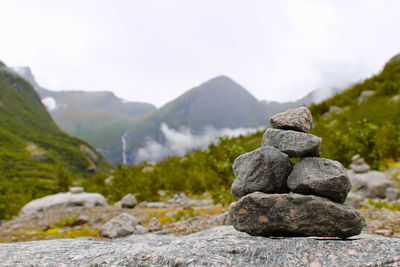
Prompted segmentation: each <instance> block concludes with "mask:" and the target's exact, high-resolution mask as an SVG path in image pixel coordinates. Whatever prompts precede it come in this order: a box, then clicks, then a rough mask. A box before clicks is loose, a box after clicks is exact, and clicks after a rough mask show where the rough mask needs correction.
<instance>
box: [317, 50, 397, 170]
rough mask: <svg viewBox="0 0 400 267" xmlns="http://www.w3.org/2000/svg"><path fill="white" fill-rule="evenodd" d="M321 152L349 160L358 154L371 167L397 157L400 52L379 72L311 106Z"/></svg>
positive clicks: (337, 158) (323, 154)
mask: <svg viewBox="0 0 400 267" xmlns="http://www.w3.org/2000/svg"><path fill="white" fill-rule="evenodd" d="M310 109H311V112H312V114H313V117H314V124H315V127H314V128H313V129H312V133H314V134H316V135H319V136H321V137H322V140H323V141H322V156H324V157H327V158H332V159H336V160H339V161H340V162H342V163H343V164H344V165H348V164H350V163H351V158H352V156H353V155H355V154H360V155H361V156H362V157H363V158H364V159H365V160H366V161H367V163H368V164H370V165H371V167H372V168H373V169H380V168H384V167H386V165H387V164H388V163H390V161H396V160H398V159H399V158H400V55H396V56H394V57H393V58H392V59H391V60H389V61H388V63H386V65H385V66H384V68H383V70H382V71H381V73H379V74H377V75H375V76H372V77H371V78H369V79H366V80H365V81H363V82H361V83H358V84H355V85H353V86H351V87H350V88H348V89H347V90H345V91H343V92H341V93H339V94H336V95H335V96H333V97H331V98H329V99H327V100H325V101H323V102H321V103H319V104H315V105H312V106H311V107H310Z"/></svg>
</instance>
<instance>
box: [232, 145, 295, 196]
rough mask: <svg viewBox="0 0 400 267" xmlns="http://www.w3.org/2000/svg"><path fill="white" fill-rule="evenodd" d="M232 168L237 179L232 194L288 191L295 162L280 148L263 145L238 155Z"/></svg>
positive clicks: (242, 194)
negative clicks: (288, 182)
mask: <svg viewBox="0 0 400 267" xmlns="http://www.w3.org/2000/svg"><path fill="white" fill-rule="evenodd" d="M232 168H233V173H234V174H235V176H236V179H235V180H234V181H233V183H232V187H231V194H232V195H233V196H235V197H242V196H245V195H247V194H250V193H253V192H256V191H260V192H265V193H283V192H288V190H287V187H286V179H287V177H288V176H289V174H290V172H291V171H292V169H293V163H292V162H291V161H290V160H289V157H288V156H287V155H286V154H284V153H282V152H280V151H279V150H278V149H276V148H274V147H272V146H263V147H260V148H258V149H256V150H253V151H251V152H249V153H245V154H243V155H240V156H239V157H237V158H236V159H235V161H234V162H233V165H232Z"/></svg>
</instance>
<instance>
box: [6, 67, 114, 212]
mask: <svg viewBox="0 0 400 267" xmlns="http://www.w3.org/2000/svg"><path fill="white" fill-rule="evenodd" d="M82 144H84V145H85V146H87V147H90V145H88V144H86V143H85V142H83V141H81V140H79V139H77V138H72V137H70V136H69V135H67V134H66V133H64V132H63V131H61V130H60V129H59V128H58V127H57V126H56V124H55V123H54V122H53V120H52V119H51V117H50V115H49V114H48V113H47V111H46V109H45V107H44V106H43V105H42V103H41V101H40V98H39V96H38V95H37V93H36V92H35V90H34V89H33V88H32V86H31V85H30V84H29V83H28V82H27V81H25V80H24V79H22V78H21V77H20V76H18V75H16V74H14V73H13V72H11V71H10V70H9V69H8V68H6V67H4V66H3V67H2V66H0V219H4V218H10V217H11V216H12V215H15V214H16V213H17V212H18V211H19V210H20V208H21V207H22V205H24V204H25V203H27V202H28V201H30V200H32V199H35V198H38V197H41V196H44V195H48V194H51V193H55V192H59V191H64V190H66V189H68V186H69V185H70V184H71V183H72V181H73V180H76V179H77V178H84V177H87V176H88V173H87V169H88V168H89V167H90V166H91V160H90V159H89V158H88V157H87V156H86V155H85V154H84V153H83V152H82V151H81V150H80V148H79V147H80V145H82ZM91 149H92V150H93V148H91ZM99 157H100V155H99ZM97 165H98V166H97V167H98V168H100V169H104V168H106V167H107V163H106V162H105V161H104V160H103V159H102V158H101V157H100V160H99V162H98V164H97Z"/></svg>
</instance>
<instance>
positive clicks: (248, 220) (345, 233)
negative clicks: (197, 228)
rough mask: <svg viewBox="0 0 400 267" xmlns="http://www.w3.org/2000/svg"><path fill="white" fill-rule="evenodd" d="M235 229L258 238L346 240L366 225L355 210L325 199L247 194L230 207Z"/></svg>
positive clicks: (257, 193) (256, 193) (258, 193)
mask: <svg viewBox="0 0 400 267" xmlns="http://www.w3.org/2000/svg"><path fill="white" fill-rule="evenodd" d="M232 213H233V215H234V216H232V217H233V226H234V227H235V229H236V230H238V231H242V232H246V233H248V234H250V235H258V236H323V237H340V238H347V237H350V236H354V235H358V234H360V233H361V230H362V229H363V228H364V227H365V226H366V222H365V219H364V217H363V216H362V215H361V214H360V213H359V212H358V211H357V210H356V209H354V208H352V207H349V206H346V205H342V204H339V203H335V202H332V201H330V200H328V199H326V198H322V197H317V196H311V195H308V196H306V195H300V194H294V193H290V194H265V193H261V192H255V193H252V194H249V195H247V196H245V197H243V198H241V199H240V200H239V201H237V202H236V203H235V204H234V205H233V207H232Z"/></svg>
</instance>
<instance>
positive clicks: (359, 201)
mask: <svg viewBox="0 0 400 267" xmlns="http://www.w3.org/2000/svg"><path fill="white" fill-rule="evenodd" d="M344 204H345V205H347V206H350V207H353V208H356V209H359V208H361V207H362V206H364V205H365V204H366V200H365V198H364V197H363V196H361V195H359V194H357V193H353V192H350V193H349V194H348V195H347V198H346V201H345V202H344Z"/></svg>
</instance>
